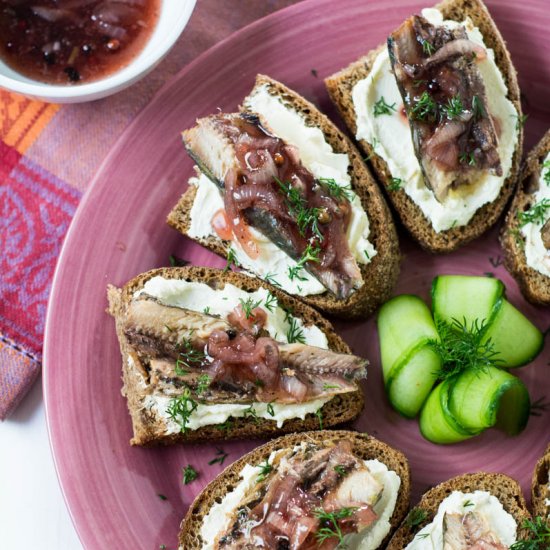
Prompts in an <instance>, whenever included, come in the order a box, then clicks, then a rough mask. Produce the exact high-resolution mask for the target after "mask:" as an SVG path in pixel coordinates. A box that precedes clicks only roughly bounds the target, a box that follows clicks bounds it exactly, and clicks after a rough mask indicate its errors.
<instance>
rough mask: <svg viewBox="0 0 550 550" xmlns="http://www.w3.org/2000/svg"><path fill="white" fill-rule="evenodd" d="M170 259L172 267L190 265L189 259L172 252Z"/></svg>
mask: <svg viewBox="0 0 550 550" xmlns="http://www.w3.org/2000/svg"><path fill="white" fill-rule="evenodd" d="M168 260H169V262H170V266H171V267H184V266H186V265H189V260H184V259H183V258H180V257H178V256H176V255H175V254H171V255H170V257H169V258H168Z"/></svg>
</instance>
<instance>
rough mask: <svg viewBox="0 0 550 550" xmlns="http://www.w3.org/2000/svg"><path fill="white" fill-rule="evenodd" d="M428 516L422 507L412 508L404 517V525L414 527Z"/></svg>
mask: <svg viewBox="0 0 550 550" xmlns="http://www.w3.org/2000/svg"><path fill="white" fill-rule="evenodd" d="M427 517H428V512H426V510H423V509H422V508H412V509H411V511H410V512H409V513H408V515H407V517H406V518H405V525H406V526H407V527H411V528H412V527H416V526H417V525H420V524H421V523H422V522H423V521H424V520H425V519H426V518H427Z"/></svg>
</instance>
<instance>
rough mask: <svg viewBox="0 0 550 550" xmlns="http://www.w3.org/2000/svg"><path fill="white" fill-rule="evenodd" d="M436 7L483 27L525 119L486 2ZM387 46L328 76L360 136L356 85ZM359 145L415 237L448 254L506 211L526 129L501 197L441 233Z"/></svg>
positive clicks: (467, 0)
mask: <svg viewBox="0 0 550 550" xmlns="http://www.w3.org/2000/svg"><path fill="white" fill-rule="evenodd" d="M435 7H436V8H437V9H439V10H440V11H441V12H442V14H443V16H444V18H445V19H452V20H454V21H463V20H464V18H465V17H469V18H470V19H471V20H472V21H473V23H474V25H476V26H477V27H479V29H480V31H481V34H482V35H483V39H484V41H485V44H486V46H487V47H488V48H492V49H493V50H494V52H495V61H496V64H497V66H498V68H499V69H500V71H501V72H502V75H503V77H504V81H505V83H506V86H507V88H508V96H507V97H508V99H509V100H510V101H511V102H512V103H513V104H514V106H515V108H516V110H517V112H518V115H519V116H520V117H521V104H520V92H519V87H518V82H517V75H516V70H515V69H514V66H513V65H512V61H511V59H510V54H509V53H508V50H507V49H506V44H505V42H504V40H503V38H502V36H501V34H500V32H499V30H498V29H497V27H496V26H495V23H494V22H493V20H492V18H491V16H490V14H489V12H488V10H487V8H486V6H485V4H484V3H483V2H482V1H481V0H444V1H443V2H441V3H439V4H437V5H436V6H435ZM386 47H387V46H386V45H385V44H382V45H380V46H379V47H378V48H376V49H375V50H373V51H371V52H369V53H368V54H367V55H365V56H364V57H362V58H361V59H359V60H357V61H355V62H354V63H352V64H351V65H349V66H348V67H346V68H345V69H343V70H341V71H339V72H337V73H335V74H333V75H332V76H329V77H328V78H327V79H326V80H325V85H326V87H327V90H328V93H329V95H330V97H331V99H332V101H333V103H334V104H335V105H336V107H337V109H338V111H339V113H340V115H341V117H342V118H343V120H344V122H345V123H346V125H347V127H348V128H349V130H350V132H351V133H352V134H353V135H354V136H355V135H356V133H357V124H356V117H355V109H354V107H353V99H352V90H353V87H354V86H355V84H357V82H359V81H360V80H363V79H364V78H366V77H367V76H368V74H369V73H370V71H371V69H372V64H373V62H374V60H375V59H376V56H377V55H378V54H379V53H380V51H381V50H382V49H383V48H386ZM359 146H360V147H361V149H362V150H363V151H364V152H365V153H366V155H367V158H368V159H369V160H370V164H371V166H372V168H373V171H374V173H375V174H376V176H377V178H378V181H379V182H380V183H381V185H382V186H383V187H384V189H385V191H386V194H387V196H388V197H389V200H390V202H391V203H392V204H393V207H394V208H395V210H396V211H397V214H398V216H399V218H400V219H401V221H402V222H403V225H404V226H405V227H406V228H407V229H408V231H409V232H410V233H411V235H412V236H413V237H414V238H415V239H416V240H417V241H418V243H419V244H420V245H421V246H422V247H423V248H425V249H426V250H428V251H430V252H434V253H448V252H452V251H453V250H456V249H457V248H459V247H460V246H462V245H464V244H466V243H468V242H470V241H472V240H473V239H475V238H477V237H479V236H480V235H481V234H483V233H484V232H485V231H487V229H489V227H491V226H492V225H493V224H494V223H495V222H496V221H497V219H498V218H499V216H500V215H501V213H502V211H503V210H504V207H505V206H506V203H507V202H508V199H509V198H510V196H511V195H512V193H513V191H514V187H515V184H516V181H517V176H518V172H519V163H520V160H521V155H522V150H523V129H522V128H520V131H519V136H518V144H517V147H516V149H515V151H514V157H513V160H512V167H511V169H510V174H509V175H508V177H507V178H506V180H505V182H504V184H503V186H502V188H501V190H500V193H499V195H498V197H497V198H496V199H495V200H494V201H493V202H491V203H488V204H486V205H484V206H482V207H481V208H480V209H479V210H477V212H476V213H475V214H474V216H473V217H472V219H471V220H470V222H469V223H468V224H467V225H465V226H460V227H453V228H451V229H448V230H446V231H441V232H439V233H437V232H436V231H435V230H434V229H433V227H432V224H431V222H430V220H429V219H428V218H427V217H426V216H425V215H424V213H423V212H422V210H421V209H420V207H418V206H417V205H416V204H415V203H414V202H413V200H412V199H411V198H410V197H409V196H408V195H407V194H406V193H405V191H404V190H403V189H399V190H397V191H393V190H391V189H390V184H391V178H392V175H391V173H390V171H389V169H388V165H387V164H386V162H385V161H384V160H383V159H382V157H379V156H378V155H377V154H376V153H375V151H374V149H373V148H372V147H371V146H370V145H369V143H367V141H365V140H359Z"/></svg>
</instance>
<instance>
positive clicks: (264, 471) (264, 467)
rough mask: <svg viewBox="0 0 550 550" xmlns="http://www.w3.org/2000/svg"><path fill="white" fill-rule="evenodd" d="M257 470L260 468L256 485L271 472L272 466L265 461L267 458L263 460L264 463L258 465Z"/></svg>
mask: <svg viewBox="0 0 550 550" xmlns="http://www.w3.org/2000/svg"><path fill="white" fill-rule="evenodd" d="M257 468H260V473H259V474H258V477H257V478H256V482H258V483H259V482H260V481H263V480H264V479H265V478H266V477H267V476H268V475H269V473H270V472H271V470H273V466H272V465H271V464H270V463H269V462H268V461H267V458H266V459H265V462H262V463H261V464H258V466H257Z"/></svg>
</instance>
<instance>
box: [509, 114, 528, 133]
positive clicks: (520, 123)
mask: <svg viewBox="0 0 550 550" xmlns="http://www.w3.org/2000/svg"><path fill="white" fill-rule="evenodd" d="M510 116H511V117H512V118H515V119H516V130H519V129H520V128H523V127H524V126H525V123H526V122H527V119H528V118H529V115H521V116H518V115H510Z"/></svg>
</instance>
